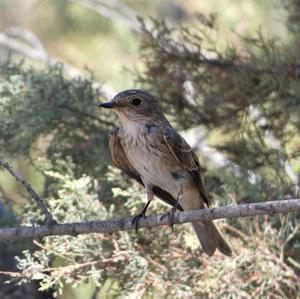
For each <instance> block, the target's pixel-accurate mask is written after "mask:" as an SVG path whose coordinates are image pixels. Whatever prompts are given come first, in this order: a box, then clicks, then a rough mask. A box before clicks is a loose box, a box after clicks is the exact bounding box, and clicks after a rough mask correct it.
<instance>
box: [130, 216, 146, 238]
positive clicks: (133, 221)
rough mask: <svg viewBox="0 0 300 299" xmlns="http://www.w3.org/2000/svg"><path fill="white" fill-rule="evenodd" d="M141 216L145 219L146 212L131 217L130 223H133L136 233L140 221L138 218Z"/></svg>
mask: <svg viewBox="0 0 300 299" xmlns="http://www.w3.org/2000/svg"><path fill="white" fill-rule="evenodd" d="M141 218H145V219H146V218H147V217H146V214H145V213H140V214H138V215H136V216H134V217H133V219H132V222H131V224H132V225H135V232H136V233H137V232H138V229H139V222H140V219H141Z"/></svg>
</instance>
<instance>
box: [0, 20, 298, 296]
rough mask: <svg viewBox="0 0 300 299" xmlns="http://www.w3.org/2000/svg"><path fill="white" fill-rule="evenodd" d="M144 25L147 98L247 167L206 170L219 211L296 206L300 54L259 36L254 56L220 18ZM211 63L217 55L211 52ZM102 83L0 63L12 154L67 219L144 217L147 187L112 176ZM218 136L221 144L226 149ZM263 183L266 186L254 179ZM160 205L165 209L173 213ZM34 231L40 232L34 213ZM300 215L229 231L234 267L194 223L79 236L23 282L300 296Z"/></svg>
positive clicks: (24, 264) (22, 266) (0, 95)
mask: <svg viewBox="0 0 300 299" xmlns="http://www.w3.org/2000/svg"><path fill="white" fill-rule="evenodd" d="M197 20H198V21H197V22H198V23H197V27H194V28H193V29H187V28H183V27H178V28H177V29H175V30H174V29H170V28H168V26H166V24H164V23H163V22H156V21H155V22H154V28H153V29H151V30H148V29H147V28H146V27H143V43H142V48H141V54H142V59H143V60H144V63H145V71H144V73H139V74H137V76H138V81H139V82H140V83H141V85H142V86H143V87H144V88H147V89H150V90H151V92H152V93H154V94H156V95H157V96H158V98H159V99H160V101H161V103H162V105H163V107H164V108H165V110H166V111H167V112H168V114H169V116H170V118H171V120H172V121H173V123H174V125H175V126H176V127H177V128H181V129H188V128H197V127H198V126H199V125H204V126H205V127H206V128H207V129H208V131H209V133H210V136H209V137H210V143H211V146H213V147H214V148H215V149H218V150H222V151H223V153H224V154H226V156H227V157H228V158H230V159H231V161H232V162H234V163H235V164H234V165H235V166H236V168H238V171H237V172H232V170H231V169H230V168H229V167H224V168H221V169H220V168H219V169H217V170H215V169H207V170H206V172H205V177H206V181H207V185H208V190H209V191H210V195H211V197H212V198H213V199H214V200H215V204H216V205H221V204H222V205H225V204H226V203H235V202H236V203H240V202H250V201H263V200H269V199H273V200H274V199H277V198H282V197H284V196H285V197H293V196H297V186H296V185H297V182H296V179H293V177H292V176H290V175H289V173H288V170H287V169H288V166H290V167H291V169H292V171H293V172H294V173H295V174H296V176H297V177H299V171H300V167H299V166H297V164H299V159H300V157H299V149H298V148H299V142H300V138H299V127H300V126H299V125H300V123H299V112H300V111H299V107H300V105H299V104H300V102H299V99H300V96H299V95H300V94H299V92H300V90H299V86H300V84H299V75H298V73H297V72H298V71H299V70H298V66H297V59H298V55H297V51H296V50H297V49H295V48H294V47H288V46H287V45H282V44H280V43H279V42H278V41H276V39H273V38H269V39H266V38H265V37H264V36H263V35H262V34H261V33H259V34H258V35H257V36H256V37H255V38H253V39H247V40H243V41H242V47H241V46H240V48H237V47H236V46H234V45H228V44H227V43H226V41H220V38H219V36H218V34H217V32H216V30H215V27H214V22H213V20H211V19H205V18H204V17H203V16H200V15H199V16H198V19H197ZM204 53H205V55H204ZM99 97H101V89H100V90H99V89H97V88H95V83H94V82H93V77H91V78H89V79H85V80H83V79H67V78H65V77H64V75H63V69H62V68H61V67H60V66H56V67H53V68H49V69H43V70H36V69H31V68H26V67H25V66H24V65H23V64H22V63H21V64H13V63H7V64H5V65H2V66H1V67H0V124H1V126H0V148H1V154H5V156H9V155H11V156H15V157H23V158H24V159H25V160H26V161H27V162H28V163H31V164H33V165H34V166H35V167H36V168H37V169H38V170H39V172H40V173H42V175H43V176H44V177H45V184H44V186H43V187H44V188H43V193H44V194H43V195H44V198H45V199H46V201H47V203H48V205H49V207H50V209H51V212H52V213H53V216H54V218H55V219H57V220H58V221H59V222H69V221H87V220H93V219H108V218H117V217H125V216H128V215H129V214H136V213H137V212H138V211H139V210H140V209H141V207H142V205H143V204H142V202H143V199H144V191H143V190H141V189H140V188H139V187H138V186H137V185H134V184H132V183H130V182H128V181H127V180H126V178H124V177H121V176H120V173H119V172H118V171H116V170H114V169H112V168H109V167H107V166H108V164H109V162H108V153H107V140H106V137H105V136H107V133H108V130H109V128H111V127H112V125H113V124H114V121H115V118H114V116H112V115H110V114H105V112H103V111H101V112H100V111H99V112H96V111H97V110H96V104H97V102H98V98H99ZM214 136H222V139H221V141H220V140H219V138H216V137H214ZM251 175H252V177H253V176H255V180H253V179H252V180H251ZM162 207H163V206H162V205H161V204H160V203H159V202H158V201H157V202H155V203H154V204H153V206H151V208H152V211H154V212H157V211H161V210H162ZM21 218H22V223H24V224H31V223H32V222H33V221H34V222H35V223H40V222H41V221H42V215H41V214H40V211H39V210H38V209H37V207H35V206H34V205H33V204H30V205H27V206H26V207H25V209H24V211H23V214H22V217H21ZM298 222H299V215H297V214H294V215H292V214H291V215H288V216H272V217H271V216H268V217H265V218H255V219H237V220H234V221H228V222H227V223H226V224H225V223H222V224H223V225H221V227H222V228H223V229H224V230H225V232H226V233H227V234H228V236H226V237H227V238H228V239H229V242H230V244H231V245H232V247H233V250H234V252H235V255H234V257H232V258H226V257H224V256H221V255H218V254H217V255H216V256H215V257H213V258H210V259H209V258H207V257H206V256H204V255H203V254H202V253H201V251H200V249H199V247H198V243H197V241H196V239H195V237H194V235H193V232H192V231H191V229H190V226H188V225H184V226H178V227H176V234H173V233H172V232H171V230H170V229H169V228H168V227H163V228H155V229H152V230H141V231H140V232H139V233H138V234H137V235H136V234H135V232H116V233H113V234H89V235H80V236H77V237H69V236H68V237H66V236H52V237H46V238H44V239H43V240H42V241H38V242H35V243H34V248H30V250H25V251H24V252H23V254H22V256H20V257H18V267H19V270H20V272H21V273H22V275H23V281H26V280H32V279H36V280H39V282H40V286H41V289H42V290H48V289H49V288H53V289H55V290H56V295H58V294H60V293H61V292H62V290H63V287H64V285H66V284H70V285H73V286H76V285H78V284H80V283H83V282H90V283H92V284H94V285H95V286H97V287H100V288H102V287H103V286H105V285H106V284H107V283H111V284H112V285H113V288H112V290H111V291H110V293H109V295H111V297H113V296H114V297H119V298H124V297H126V296H127V297H134V296H135V297H136V298H140V297H143V296H144V297H145V298H149V297H150V298H151V297H153V298H157V297H164V298H169V297H173V298H183V297H186V298H195V297H196V298H197V297H203V298H249V296H250V297H255V298H266V297H269V298H282V297H286V298H297V297H299V294H300V289H299V285H300V283H299V277H298V276H299V271H300V267H299V263H300V255H299V247H300V239H299V225H298Z"/></svg>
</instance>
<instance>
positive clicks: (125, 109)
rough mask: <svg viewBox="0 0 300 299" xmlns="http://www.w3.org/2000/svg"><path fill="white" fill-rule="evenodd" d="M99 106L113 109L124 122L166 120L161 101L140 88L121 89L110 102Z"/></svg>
mask: <svg viewBox="0 0 300 299" xmlns="http://www.w3.org/2000/svg"><path fill="white" fill-rule="evenodd" d="M98 106H99V107H102V108H109V109H112V110H113V111H114V112H116V113H117V114H118V116H119V117H120V119H121V120H122V122H123V123H124V124H126V123H127V122H135V123H140V122H142V123H147V122H157V121H166V118H165V116H164V114H163V111H162V109H161V107H160V104H159V102H158V101H157V100H156V99H155V98H154V97H153V96H152V95H151V94H150V93H148V92H146V91H144V90H140V89H129V90H124V91H121V92H120V93H118V94H117V95H116V96H115V97H114V98H113V99H112V100H111V101H110V102H106V103H101V104H99V105H98Z"/></svg>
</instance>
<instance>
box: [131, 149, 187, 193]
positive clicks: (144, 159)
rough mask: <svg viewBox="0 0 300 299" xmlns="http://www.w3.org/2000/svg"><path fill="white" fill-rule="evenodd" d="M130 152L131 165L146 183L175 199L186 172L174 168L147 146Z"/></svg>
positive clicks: (160, 154) (162, 156)
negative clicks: (159, 188) (166, 192)
mask: <svg viewBox="0 0 300 299" xmlns="http://www.w3.org/2000/svg"><path fill="white" fill-rule="evenodd" d="M130 152H131V153H129V157H128V158H129V160H130V163H131V164H132V165H133V167H134V168H135V169H136V170H137V172H138V173H139V174H140V175H141V176H142V178H143V180H144V181H145V182H146V183H148V184H151V185H154V186H158V187H161V188H162V189H163V190H165V191H168V192H169V193H170V194H172V195H173V196H174V197H176V196H177V193H178V191H179V189H180V185H181V184H182V183H184V180H185V175H186V174H185V171H184V170H182V171H181V170H180V169H178V167H175V168H174V167H172V165H171V163H170V161H168V160H167V159H166V157H165V156H164V155H163V154H162V153H161V152H159V151H158V150H156V149H155V148H149V147H148V146H147V145H139V146H137V147H132V148H131V150H130ZM180 171H181V175H179V173H180Z"/></svg>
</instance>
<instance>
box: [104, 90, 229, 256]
mask: <svg viewBox="0 0 300 299" xmlns="http://www.w3.org/2000/svg"><path fill="white" fill-rule="evenodd" d="M99 106H100V107H103V108H111V109H112V110H113V111H114V112H116V113H117V114H118V116H119V117H120V119H121V121H122V124H123V125H122V127H120V128H117V129H115V130H114V131H113V132H112V133H111V135H110V140H109V149H110V153H111V158H112V162H113V164H114V165H115V166H116V167H118V168H120V169H121V170H122V171H124V172H125V173H126V174H127V175H129V176H130V177H131V178H133V179H135V180H136V181H138V182H139V183H140V184H141V185H143V186H144V187H145V189H146V192H147V197H148V202H147V204H146V206H145V207H144V209H143V211H142V212H141V213H140V214H139V215H138V216H136V217H135V222H136V226H137V225H138V220H139V218H140V217H145V213H146V210H147V208H148V206H149V204H150V202H151V201H152V199H153V196H154V195H155V196H157V197H159V198H160V199H162V200H163V201H165V202H166V203H168V204H170V205H172V206H173V208H172V209H171V211H170V212H169V215H171V216H173V215H174V213H175V211H176V209H179V210H195V209H202V208H205V207H206V206H208V195H207V193H206V191H205V187H204V181H203V178H202V176H201V173H200V165H199V161H198V158H197V156H196V155H195V153H194V152H193V151H192V149H191V147H190V146H189V145H188V143H187V142H186V141H185V140H184V139H183V138H182V137H181V136H180V135H179V134H178V132H177V131H176V130H175V129H174V128H173V127H172V126H171V124H170V123H169V122H168V120H167V119H166V117H165V115H164V114H163V111H162V109H161V107H160V105H159V102H158V101H157V100H156V99H155V98H154V97H153V96H152V95H151V94H149V93H148V92H146V91H143V90H138V89H131V90H125V91H122V92H120V93H118V94H117V95H116V96H115V97H114V98H113V100H112V101H111V102H108V103H103V104H99ZM170 219H172V217H171V218H170ZM192 225H193V228H194V230H195V232H196V234H197V237H198V239H199V241H200V243H201V245H202V247H203V250H204V251H205V252H206V253H207V254H208V255H210V256H211V255H213V254H214V252H215V251H216V249H217V248H218V249H219V250H220V251H221V252H222V253H223V254H226V255H229V256H230V255H231V254H232V252H231V249H230V246H229V245H228V244H227V242H226V241H225V240H224V238H223V237H222V235H221V233H220V232H219V231H218V229H217V228H216V226H215V225H214V224H213V222H212V221H197V222H193V223H192Z"/></svg>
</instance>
